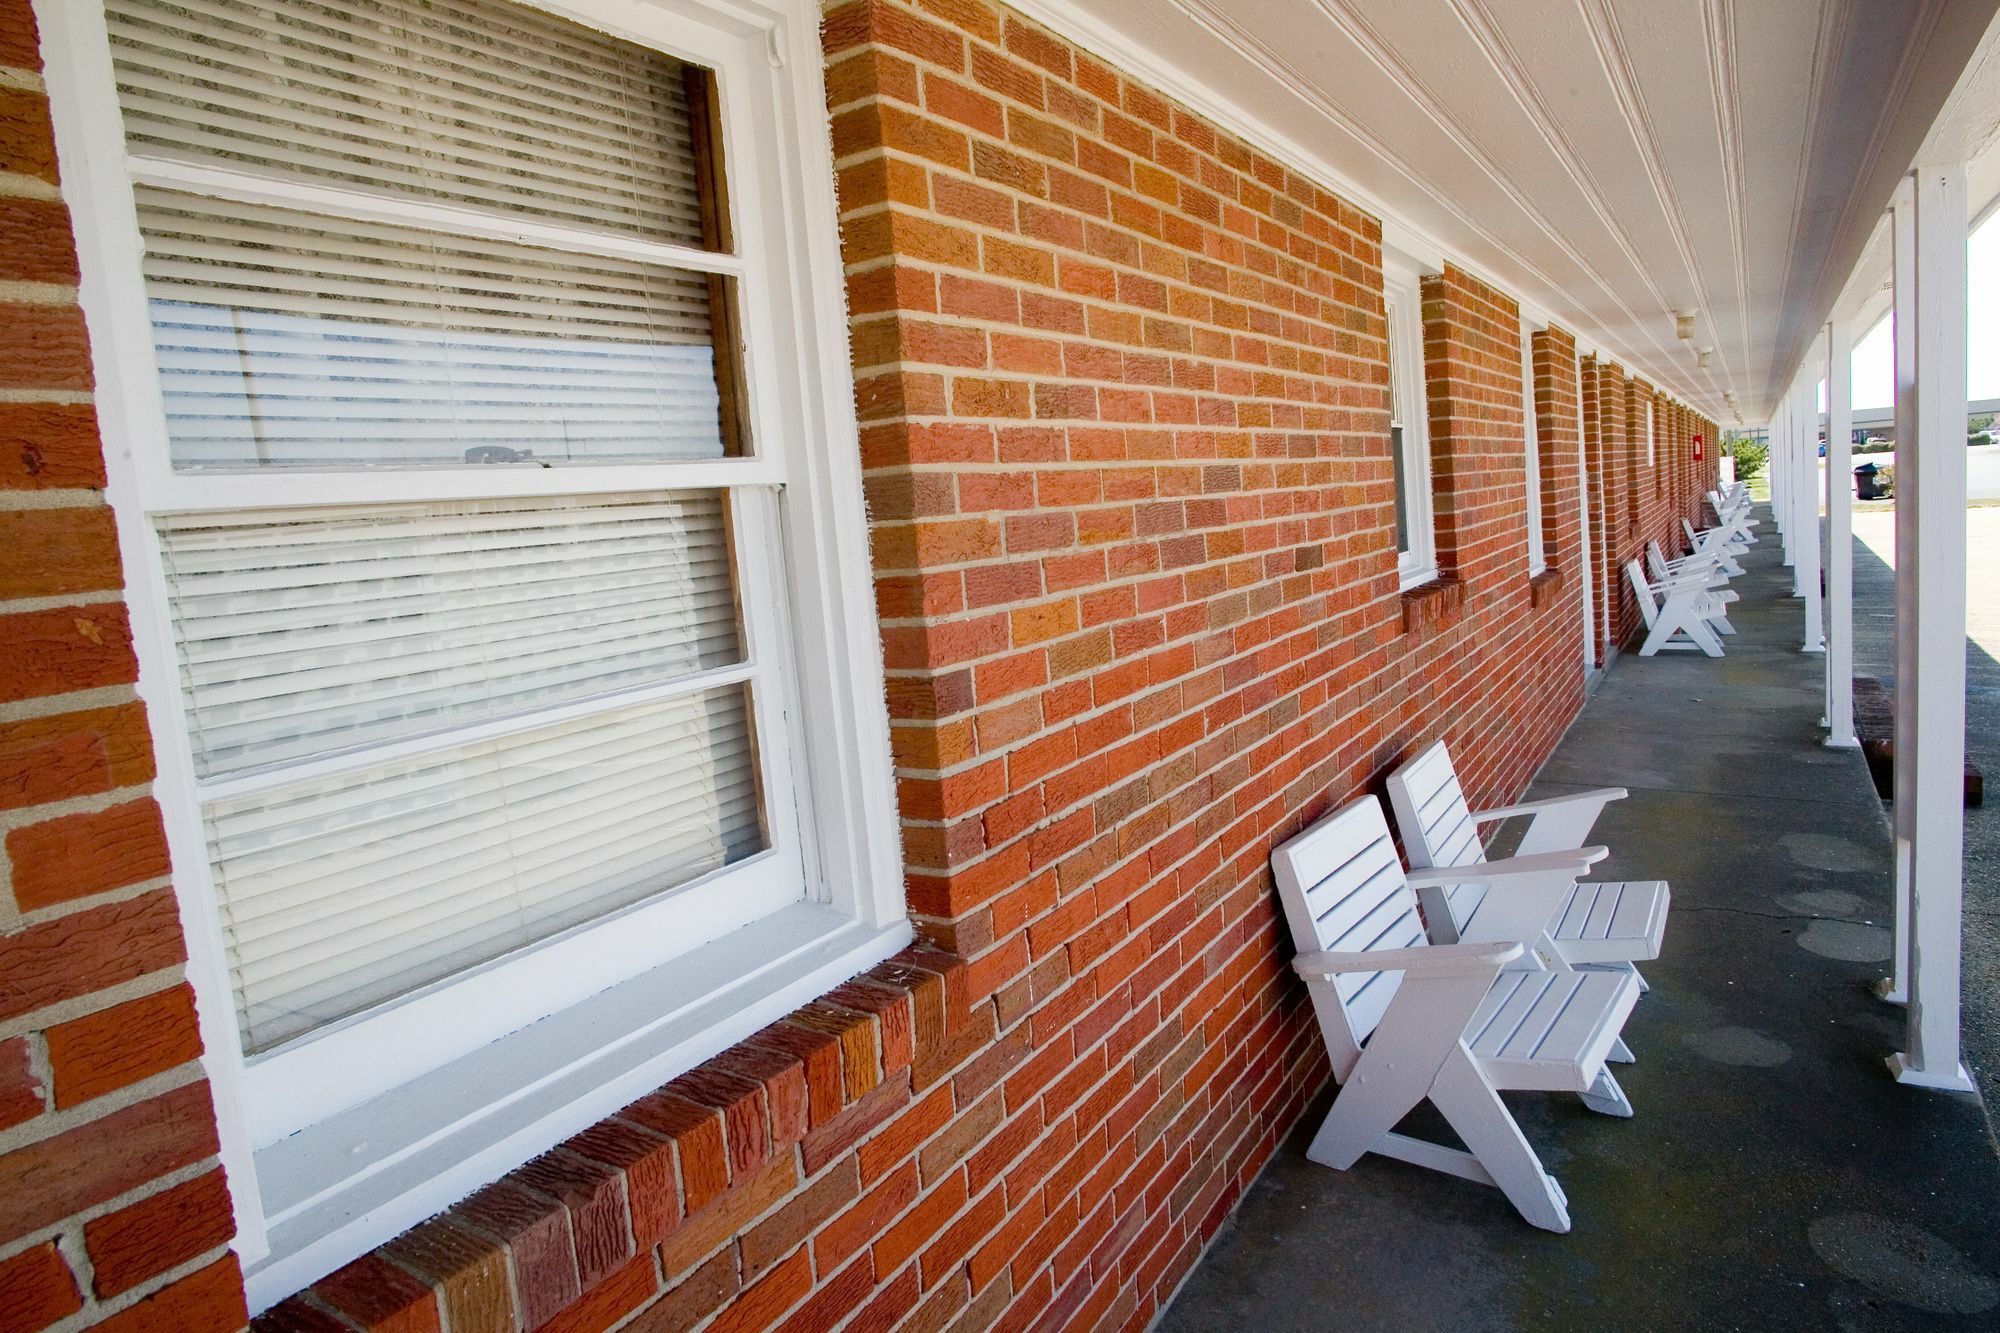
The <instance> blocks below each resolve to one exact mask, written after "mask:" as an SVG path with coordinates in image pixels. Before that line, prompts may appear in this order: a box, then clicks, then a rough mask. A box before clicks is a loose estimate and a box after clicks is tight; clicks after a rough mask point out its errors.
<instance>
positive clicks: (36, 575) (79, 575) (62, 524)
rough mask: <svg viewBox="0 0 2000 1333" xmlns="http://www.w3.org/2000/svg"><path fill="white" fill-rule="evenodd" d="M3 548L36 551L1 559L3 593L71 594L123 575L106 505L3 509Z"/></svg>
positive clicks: (117, 582)
mask: <svg viewBox="0 0 2000 1333" xmlns="http://www.w3.org/2000/svg"><path fill="white" fill-rule="evenodd" d="M0 550H8V551H31V552H33V553H34V558H33V559H31V560H22V559H14V560H9V561H6V562H5V563H0V597H5V598H13V597H68V596H72V595H74V594H76V593H80V592H103V591H106V590H109V589H115V588H118V587H119V586H121V584H122V583H123V581H124V580H123V573H122V571H121V570H120V568H119V564H118V533H117V530H116V528H115V527H114V525H113V523H112V519H111V510H110V508H109V507H108V506H106V505H101V504H88V505H63V506H60V507H58V508H54V509H15V510H0Z"/></svg>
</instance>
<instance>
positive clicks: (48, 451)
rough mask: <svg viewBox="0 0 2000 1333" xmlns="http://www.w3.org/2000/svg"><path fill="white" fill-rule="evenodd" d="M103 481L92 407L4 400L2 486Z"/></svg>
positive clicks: (86, 485) (98, 485)
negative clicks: (8, 401) (7, 401)
mask: <svg viewBox="0 0 2000 1333" xmlns="http://www.w3.org/2000/svg"><path fill="white" fill-rule="evenodd" d="M18 202H21V203H27V202H29V201H25V200H23V201H18ZM48 207H51V208H53V207H56V205H54V204H50V205H48ZM66 237H67V233H65V238H66ZM103 486H104V450H103V448H102V446H101V445H100V444H99V443H98V439H97V413H96V411H95V410H94V409H93V408H91V407H90V406H89V405H88V404H86V403H0V490H9V491H45V490H61V489H65V488H69V487H76V488H81V489H102V488H103Z"/></svg>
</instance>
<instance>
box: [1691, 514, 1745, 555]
mask: <svg viewBox="0 0 2000 1333" xmlns="http://www.w3.org/2000/svg"><path fill="white" fill-rule="evenodd" d="M1681 531H1682V532H1683V533H1685V534H1686V535H1687V544H1688V549H1689V550H1690V551H1692V552H1694V553H1695V554H1696V555H1726V556H1728V557H1730V558H1731V559H1734V558H1735V557H1737V556H1739V555H1742V554H1743V553H1744V552H1745V551H1747V550H1749V549H1750V542H1751V541H1755V540H1756V538H1754V537H1753V538H1751V539H1750V540H1749V541H1745V540H1744V539H1743V538H1741V537H1736V536H1732V535H1730V534H1729V533H1728V532H1726V531H1725V530H1723V529H1721V528H1697V527H1695V525H1694V524H1692V523H1690V522H1688V521H1687V520H1686V519H1682V520H1681Z"/></svg>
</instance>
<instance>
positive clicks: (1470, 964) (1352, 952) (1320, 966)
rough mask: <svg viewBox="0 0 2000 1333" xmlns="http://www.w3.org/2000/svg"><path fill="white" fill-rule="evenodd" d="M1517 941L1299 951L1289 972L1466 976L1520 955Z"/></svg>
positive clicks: (1314, 976)
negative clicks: (1312, 951)
mask: <svg viewBox="0 0 2000 1333" xmlns="http://www.w3.org/2000/svg"><path fill="white" fill-rule="evenodd" d="M1524 948H1525V946H1524V945H1522V943H1521V942H1520V941H1519V940H1501V941H1497V942H1494V943H1488V944H1420V945H1418V946H1417V947H1415V948H1414V949H1345V950H1340V951H1337V952H1333V953H1302V954H1300V955H1299V956H1298V957H1296V958H1294V959H1292V971H1294V972H1296V973H1298V974H1299V975H1300V976H1302V977H1305V978H1306V979H1307V980H1309V981H1324V980H1328V979H1330V978H1332V977H1335V976H1338V975H1339V974H1340V973H1342V972H1409V973H1413V974H1419V975H1421V974H1426V973H1427V974H1429V975H1431V976H1467V975H1471V974H1477V973H1484V972H1498V971H1499V970H1500V969H1501V968H1503V967H1505V966H1506V965H1507V964H1508V963H1511V962H1513V961H1514V960H1515V959H1516V958H1519V957H1520V956H1521V953H1522V951H1523V949H1524Z"/></svg>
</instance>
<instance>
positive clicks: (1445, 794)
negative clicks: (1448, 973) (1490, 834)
mask: <svg viewBox="0 0 2000 1333" xmlns="http://www.w3.org/2000/svg"><path fill="white" fill-rule="evenodd" d="M1389 805H1390V807H1391V808H1392V809H1393V810H1394V811H1395V812H1396V827H1397V828H1399V829H1401V830H1402V833H1403V849H1404V850H1405V851H1407V852H1408V853H1409V855H1410V864H1411V865H1413V866H1470V865H1478V864H1480V863H1481V862H1483V861H1484V860H1485V859H1486V846H1485V844H1484V843H1482V842H1480V840H1479V825H1478V824H1477V823H1476V822H1475V821H1474V820H1473V818H1472V807H1471V806H1469V805H1467V804H1466V800H1465V788H1464V786H1462V785H1461V784H1460V783H1459V780H1458V771H1457V770H1456V769H1455V768H1453V767H1452V763H1451V753H1450V751H1448V750H1447V749H1445V744H1444V742H1443V741H1434V742H1432V743H1431V744H1430V745H1429V746H1428V747H1426V748H1425V749H1424V750H1423V752H1422V753H1420V754H1418V755H1417V757H1416V758H1414V759H1412V760H1410V761H1409V762H1408V763H1406V764H1404V765H1403V766H1402V767H1401V768H1399V769H1397V770H1396V771H1395V772H1394V773H1391V774H1390V775H1389ZM1417 897H1418V899H1419V900H1420V901H1421V902H1422V903H1423V906H1424V919H1425V920H1426V921H1427V922H1428V923H1429V924H1430V928H1431V938H1433V939H1435V940H1437V941H1439V942H1440V943H1452V942H1455V941H1456V940H1457V939H1458V932H1459V930H1460V928H1461V927H1463V926H1464V925H1465V923H1466V922H1468V921H1470V920H1471V919H1472V915H1473V913H1475V912H1477V911H1478V910H1479V905H1480V904H1481V903H1483V902H1485V901H1486V885H1484V884H1478V883H1471V884H1454V885H1452V886H1451V887H1450V888H1449V889H1448V890H1439V889H1425V890H1423V891H1422V892H1420V893H1419V894H1418V895H1417Z"/></svg>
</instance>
